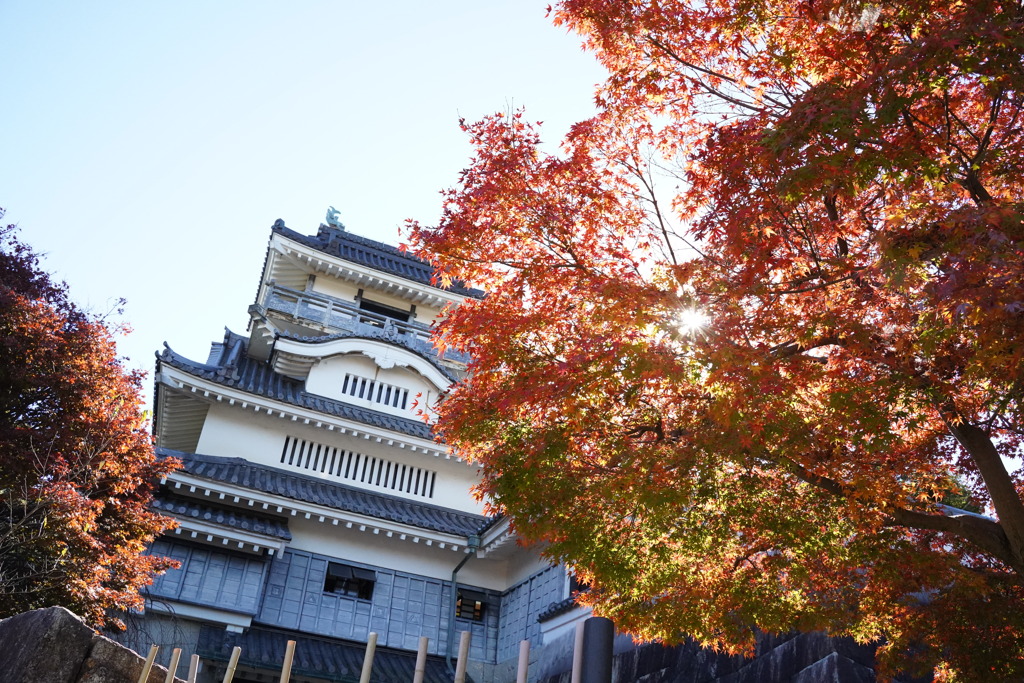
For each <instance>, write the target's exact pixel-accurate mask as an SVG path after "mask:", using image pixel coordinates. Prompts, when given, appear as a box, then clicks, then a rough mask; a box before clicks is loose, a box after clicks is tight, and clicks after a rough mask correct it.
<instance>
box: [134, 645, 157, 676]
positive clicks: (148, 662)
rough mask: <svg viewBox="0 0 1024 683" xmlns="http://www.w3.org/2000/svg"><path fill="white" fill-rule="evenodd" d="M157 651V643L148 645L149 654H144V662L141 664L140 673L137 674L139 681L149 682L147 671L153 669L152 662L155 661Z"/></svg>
mask: <svg viewBox="0 0 1024 683" xmlns="http://www.w3.org/2000/svg"><path fill="white" fill-rule="evenodd" d="M159 651H160V646H159V645H150V646H149V654H148V655H146V663H145V664H143V665H142V673H140V674H139V683H149V673H150V672H151V671H152V670H153V662H155V661H156V653H157V652H159Z"/></svg>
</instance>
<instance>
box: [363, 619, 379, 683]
mask: <svg viewBox="0 0 1024 683" xmlns="http://www.w3.org/2000/svg"><path fill="white" fill-rule="evenodd" d="M376 651H377V634H376V633H374V632H373V631H370V637H369V638H367V639H366V654H365V655H363V671H362V673H360V674H359V683H370V674H371V673H372V672H373V653H374V652H376Z"/></svg>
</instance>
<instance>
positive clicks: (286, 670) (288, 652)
mask: <svg viewBox="0 0 1024 683" xmlns="http://www.w3.org/2000/svg"><path fill="white" fill-rule="evenodd" d="M293 659H295V641H294V640H289V641H288V645H287V646H286V647H285V648H284V664H282V665H281V683H288V681H290V680H291V678H292V660H293Z"/></svg>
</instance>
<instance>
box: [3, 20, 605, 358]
mask: <svg viewBox="0 0 1024 683" xmlns="http://www.w3.org/2000/svg"><path fill="white" fill-rule="evenodd" d="M546 4H547V2H546V0H537V1H534V0H518V1H512V0H486V1H485V2H480V3H474V2H453V1H449V0H435V1H433V2H412V1H408V0H396V1H393V2H388V3H372V2H369V3H368V2H361V3H356V2H342V1H337V2H294V3H287V4H286V3H281V2H257V1H247V2H218V1H210V0H208V1H206V2H192V1H188V0H186V1H183V2H174V3H171V2H165V3H155V2H95V3H80V2H42V1H40V0H3V1H2V2H0V29H2V31H3V50H2V51H0V74H2V90H0V100H2V106H0V155H2V163H0V206H2V207H4V208H6V209H7V216H6V218H5V219H4V223H8V222H15V223H18V224H19V225H20V227H21V235H22V238H23V239H24V240H25V241H27V242H28V243H30V244H32V245H33V246H34V247H35V248H36V249H37V250H38V251H41V252H44V253H46V255H47V256H46V259H45V261H44V264H45V267H46V268H47V269H48V270H50V271H51V272H54V273H55V274H56V276H57V277H58V278H60V279H63V280H66V281H67V282H68V284H69V285H70V287H71V291H72V295H73V297H74V298H75V299H76V301H78V302H79V303H80V304H82V305H84V306H86V307H88V308H90V309H92V310H94V311H97V312H103V311H107V310H109V309H110V307H111V306H112V304H113V301H114V300H116V299H117V298H118V297H125V298H126V299H127V300H128V304H127V308H126V309H125V313H124V315H123V316H122V318H121V319H122V320H123V321H124V322H126V323H128V324H130V325H131V326H132V327H133V328H134V329H135V331H134V332H133V333H132V334H131V335H130V336H129V337H128V338H126V339H124V340H122V341H121V343H120V349H121V352H122V354H124V355H126V356H128V357H129V358H130V364H131V366H132V367H140V368H143V369H146V370H151V369H152V365H153V353H154V351H156V350H158V349H159V348H161V347H162V344H163V342H164V341H165V340H166V341H167V342H169V343H170V345H171V347H172V348H174V349H175V350H177V351H179V352H182V353H184V354H185V355H187V356H190V357H193V358H198V359H202V358H205V356H206V352H207V348H208V343H209V342H210V341H211V340H214V339H220V337H221V336H222V334H223V328H224V326H225V325H226V326H229V327H231V328H232V329H234V330H236V331H239V332H244V329H245V325H246V322H247V320H248V318H247V315H246V309H247V307H248V306H249V304H251V303H252V301H253V298H254V296H255V293H256V286H257V284H258V276H259V270H260V266H261V265H262V261H263V253H264V250H265V247H266V241H267V237H268V235H269V229H270V225H271V224H272V223H273V222H274V220H275V219H277V218H283V219H284V220H285V222H286V223H287V225H288V226H289V227H292V228H295V229H297V230H300V231H303V232H307V233H313V232H315V231H316V228H317V226H318V225H319V223H320V222H321V221H322V220H323V217H324V214H325V212H326V209H327V207H328V206H329V205H333V206H335V207H337V208H338V209H339V210H340V211H341V214H342V220H343V221H344V223H345V224H346V226H347V227H348V228H349V229H350V230H351V231H352V232H355V233H358V234H361V235H365V236H368V237H372V238H374V239H379V240H382V241H386V242H390V243H397V242H398V241H399V228H400V227H401V225H402V224H403V223H404V221H405V219H407V218H416V219H418V220H420V221H423V222H426V223H432V222H433V221H435V220H436V218H437V217H438V216H439V214H440V199H439V195H438V192H439V191H440V190H441V189H442V188H445V187H448V186H451V185H453V184H454V183H455V182H456V181H457V177H458V172H459V170H460V169H462V168H463V167H464V166H465V165H466V162H467V160H468V157H469V154H470V149H469V145H468V143H467V141H466V139H465V137H464V135H463V134H462V133H461V132H460V131H459V129H458V118H459V117H460V116H463V117H466V118H467V119H477V118H480V117H481V116H483V115H485V114H487V113H490V112H493V111H499V110H507V109H508V108H510V107H513V106H514V107H518V106H520V105H522V106H525V107H526V110H527V116H528V117H529V118H531V119H534V120H543V121H545V126H544V130H545V131H546V135H545V137H546V138H547V139H548V140H550V142H551V143H552V145H553V144H554V143H556V142H557V141H558V139H559V138H561V136H562V135H563V134H564V132H565V131H566V130H567V129H568V127H569V125H571V124H572V123H573V122H574V121H576V120H579V119H583V118H586V117H587V116H589V115H590V114H591V113H592V112H593V104H592V102H593V89H594V84H595V83H597V82H598V81H600V80H601V78H602V72H601V70H600V68H599V67H598V65H597V64H596V62H595V61H594V59H593V57H592V56H591V55H589V54H587V53H584V52H582V51H581V50H580V48H579V40H578V39H577V37H576V36H574V35H568V34H566V32H565V31H564V30H563V29H559V28H555V27H553V26H552V25H551V23H550V21H549V20H548V19H547V18H546V17H545V7H546Z"/></svg>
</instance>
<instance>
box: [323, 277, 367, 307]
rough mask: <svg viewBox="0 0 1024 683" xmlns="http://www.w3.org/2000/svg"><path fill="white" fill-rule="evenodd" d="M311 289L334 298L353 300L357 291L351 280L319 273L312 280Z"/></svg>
mask: <svg viewBox="0 0 1024 683" xmlns="http://www.w3.org/2000/svg"><path fill="white" fill-rule="evenodd" d="M313 291H314V292H319V293H321V294H326V295H328V296H333V297H335V298H336V299H342V300H344V301H352V302H354V301H355V300H356V294H358V293H359V288H358V287H357V286H356V285H354V284H353V283H351V282H346V281H344V280H338V279H336V278H333V277H327V276H326V275H322V274H321V275H317V276H316V279H314V280H313Z"/></svg>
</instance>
